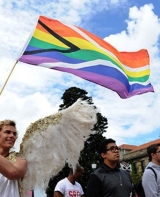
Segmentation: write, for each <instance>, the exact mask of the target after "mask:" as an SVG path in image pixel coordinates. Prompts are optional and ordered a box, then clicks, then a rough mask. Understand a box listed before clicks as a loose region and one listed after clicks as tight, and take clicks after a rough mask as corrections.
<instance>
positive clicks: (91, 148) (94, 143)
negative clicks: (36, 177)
mask: <svg viewBox="0 0 160 197" xmlns="http://www.w3.org/2000/svg"><path fill="white" fill-rule="evenodd" d="M87 94H88V93H87V92H86V91H85V90H82V89H80V88H77V87H71V88H69V89H67V90H66V91H65V92H64V94H63V96H62V98H61V99H63V104H61V105H60V106H59V107H60V109H59V110H62V109H66V108H68V107H69V106H71V105H72V104H73V103H75V102H76V101H77V99H79V98H81V99H82V100H87V101H88V102H89V104H93V101H92V97H88V96H87ZM107 128H108V121H107V118H106V117H104V116H102V115H101V113H97V123H96V124H95V125H94V130H96V131H97V132H96V134H92V135H90V137H89V138H88V139H87V140H86V141H85V143H84V149H83V150H82V151H81V153H80V158H79V163H80V165H82V166H83V167H84V175H83V178H82V180H81V182H80V184H81V185H82V187H83V190H84V192H85V190H86V186H87V181H88V178H89V175H90V173H91V172H92V171H93V169H92V164H97V167H98V166H99V165H100V163H101V158H100V156H99V154H98V150H99V144H100V142H101V141H102V140H103V139H104V137H103V135H102V134H103V133H105V132H106V129H107ZM68 169H69V168H68V165H67V164H66V165H65V166H64V168H63V169H62V171H60V172H59V173H58V174H57V175H56V176H53V177H52V178H51V179H50V181H49V184H48V188H47V190H46V194H47V197H53V191H54V188H55V186H56V184H57V182H58V181H60V180H61V179H63V178H64V177H66V176H68Z"/></svg>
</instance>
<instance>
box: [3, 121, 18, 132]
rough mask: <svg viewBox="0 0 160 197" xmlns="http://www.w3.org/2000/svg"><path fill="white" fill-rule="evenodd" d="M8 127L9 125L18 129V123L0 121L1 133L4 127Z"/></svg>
mask: <svg viewBox="0 0 160 197" xmlns="http://www.w3.org/2000/svg"><path fill="white" fill-rule="evenodd" d="M8 125H9V126H13V127H15V128H16V123H15V121H13V120H8V119H6V120H2V121H0V131H1V130H2V128H3V127H4V126H8Z"/></svg>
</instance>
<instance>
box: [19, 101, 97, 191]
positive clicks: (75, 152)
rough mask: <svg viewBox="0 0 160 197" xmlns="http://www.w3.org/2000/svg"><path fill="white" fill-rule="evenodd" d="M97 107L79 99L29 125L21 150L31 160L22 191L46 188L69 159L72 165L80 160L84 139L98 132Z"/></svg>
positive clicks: (22, 184) (22, 183)
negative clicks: (94, 128) (94, 127)
mask: <svg viewBox="0 0 160 197" xmlns="http://www.w3.org/2000/svg"><path fill="white" fill-rule="evenodd" d="M96 113H97V109H96V108H95V107H94V106H93V105H90V104H88V103H87V101H82V100H78V101H77V102H75V103H74V104H73V105H72V106H70V107H69V108H67V109H64V110H62V111H60V112H57V113H56V114H54V115H50V116H47V117H45V118H43V119H39V120H37V121H36V122H34V123H31V125H30V126H29V127H28V128H27V130H26V133H25V135H24V137H23V140H22V143H21V147H20V153H21V154H22V155H23V156H24V157H25V158H26V159H27V161H28V170H27V173H26V175H25V177H24V179H23V181H22V182H21V187H22V194H23V195H24V194H25V192H26V191H27V190H31V189H35V188H39V189H45V188H46V187H47V185H48V181H49V179H50V177H51V176H52V175H56V174H57V173H58V172H59V171H60V170H61V169H62V168H63V167H64V165H65V162H66V161H67V162H68V164H69V165H71V166H72V167H73V168H74V166H75V165H76V164H77V162H78V158H79V156H80V151H81V150H82V149H83V148H84V141H85V140H86V139H87V138H88V137H89V135H90V134H91V133H92V134H93V133H95V131H92V130H91V129H93V126H94V124H96V122H97V116H96Z"/></svg>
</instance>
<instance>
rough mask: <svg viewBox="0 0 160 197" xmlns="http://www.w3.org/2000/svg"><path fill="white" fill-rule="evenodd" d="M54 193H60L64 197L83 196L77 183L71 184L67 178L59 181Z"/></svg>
mask: <svg viewBox="0 0 160 197" xmlns="http://www.w3.org/2000/svg"><path fill="white" fill-rule="evenodd" d="M54 191H59V192H61V193H62V194H63V195H64V197H80V196H82V195H83V194H84V192H83V189H82V187H81V185H80V184H79V183H78V182H75V184H72V183H71V182H70V181H69V180H68V178H64V179H62V180H61V181H59V182H58V183H57V185H56V187H55V189H54Z"/></svg>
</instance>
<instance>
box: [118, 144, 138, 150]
mask: <svg viewBox="0 0 160 197" xmlns="http://www.w3.org/2000/svg"><path fill="white" fill-rule="evenodd" d="M119 147H120V148H121V149H127V150H133V149H134V148H136V147H137V146H135V145H130V144H122V145H120V146H119Z"/></svg>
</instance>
